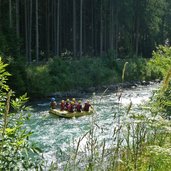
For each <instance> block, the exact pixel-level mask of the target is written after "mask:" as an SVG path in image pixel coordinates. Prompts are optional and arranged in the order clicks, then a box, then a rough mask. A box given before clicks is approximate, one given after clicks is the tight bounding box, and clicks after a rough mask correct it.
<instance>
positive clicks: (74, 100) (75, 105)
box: [72, 98, 77, 110]
mask: <svg viewBox="0 0 171 171" xmlns="http://www.w3.org/2000/svg"><path fill="white" fill-rule="evenodd" d="M72 101H73V102H74V104H73V106H74V110H76V107H77V101H76V99H75V98H72Z"/></svg>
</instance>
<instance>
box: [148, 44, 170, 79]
mask: <svg viewBox="0 0 171 171" xmlns="http://www.w3.org/2000/svg"><path fill="white" fill-rule="evenodd" d="M170 66H171V47H168V46H159V47H158V48H157V50H156V51H153V57H152V59H151V60H150V61H149V63H148V67H150V68H151V75H152V77H158V78H163V77H164V76H165V75H166V73H167V72H168V69H169V68H170Z"/></svg>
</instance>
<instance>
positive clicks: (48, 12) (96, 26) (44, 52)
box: [0, 0, 171, 64]
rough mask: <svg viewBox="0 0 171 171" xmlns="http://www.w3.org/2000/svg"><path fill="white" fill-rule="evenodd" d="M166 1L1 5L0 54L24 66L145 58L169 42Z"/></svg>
mask: <svg viewBox="0 0 171 171" xmlns="http://www.w3.org/2000/svg"><path fill="white" fill-rule="evenodd" d="M170 9H171V2H170V1H169V0H158V1H156V0H142V1H139V0H130V1H127V0H98V1H97V0H72V1H71V0H64V1H62V0H35V1H33V0H8V1H7V0H1V1H0V21H1V25H0V42H1V43H0V49H1V53H2V54H3V55H4V56H12V57H14V58H16V57H17V56H18V55H19V56H22V58H25V60H26V61H27V63H30V64H31V63H34V62H36V63H39V62H42V61H47V60H48V59H49V58H51V57H54V56H57V57H59V56H72V57H73V58H82V57H83V58H84V57H86V56H103V55H105V54H107V53H109V52H110V53H112V54H114V55H115V56H116V57H121V58H123V57H132V56H143V57H151V52H152V51H153V50H154V49H155V47H156V46H157V45H159V44H165V43H168V42H169V41H170V37H171V22H170V20H171V11H170Z"/></svg>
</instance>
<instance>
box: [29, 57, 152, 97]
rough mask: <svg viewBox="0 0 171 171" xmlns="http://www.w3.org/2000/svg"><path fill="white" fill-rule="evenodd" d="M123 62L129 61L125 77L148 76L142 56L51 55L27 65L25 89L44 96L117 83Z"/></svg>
mask: <svg viewBox="0 0 171 171" xmlns="http://www.w3.org/2000/svg"><path fill="white" fill-rule="evenodd" d="M125 62H128V65H127V68H126V72H125V81H137V80H149V79H150V78H151V75H150V73H149V69H148V68H147V60H146V59H143V58H135V59H122V60H121V59H110V60H109V59H107V58H85V59H82V60H63V59H60V58H54V59H51V60H50V61H48V62H47V63H46V64H43V65H36V66H28V67H27V69H26V75H27V82H28V83H29V84H28V85H27V92H28V93H29V95H31V96H33V97H36V96H46V95H48V94H51V93H53V92H56V91H68V90H72V89H80V88H81V89H86V88H88V87H92V86H100V85H108V84H116V83H120V82H121V77H122V69H123V66H124V64H125Z"/></svg>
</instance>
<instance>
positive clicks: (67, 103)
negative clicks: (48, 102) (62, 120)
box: [65, 102, 69, 110]
mask: <svg viewBox="0 0 171 171" xmlns="http://www.w3.org/2000/svg"><path fill="white" fill-rule="evenodd" d="M68 106H69V102H66V103H65V109H66V110H68Z"/></svg>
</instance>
